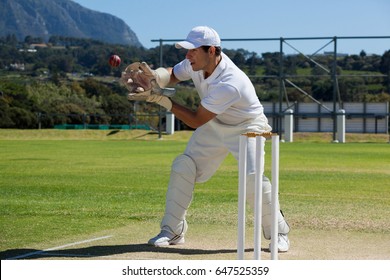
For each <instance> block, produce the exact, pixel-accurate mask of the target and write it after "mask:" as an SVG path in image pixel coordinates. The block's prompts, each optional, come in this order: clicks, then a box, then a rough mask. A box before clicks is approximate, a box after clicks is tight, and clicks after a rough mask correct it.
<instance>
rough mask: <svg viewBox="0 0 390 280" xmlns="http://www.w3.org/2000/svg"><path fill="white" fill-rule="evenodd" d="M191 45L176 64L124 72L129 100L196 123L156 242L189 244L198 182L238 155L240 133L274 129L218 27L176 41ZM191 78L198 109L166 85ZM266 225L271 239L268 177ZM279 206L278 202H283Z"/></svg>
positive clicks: (283, 243)
mask: <svg viewBox="0 0 390 280" xmlns="http://www.w3.org/2000/svg"><path fill="white" fill-rule="evenodd" d="M175 46H176V48H178V49H180V48H184V49H187V54H186V59H185V60H183V61H181V62H180V63H178V64H176V65H175V66H174V67H173V68H158V69H156V70H152V69H150V67H149V66H148V65H147V64H146V63H144V62H142V63H138V62H137V63H133V64H131V65H130V66H128V67H127V68H126V70H125V72H123V75H122V82H123V83H124V84H125V85H126V86H127V88H128V89H129V91H130V93H129V95H128V98H129V100H141V101H147V102H153V103H157V104H159V105H161V106H163V107H165V108H166V109H167V110H168V111H171V112H172V113H173V114H174V115H175V116H176V117H177V118H178V119H180V120H181V121H183V122H184V123H185V124H187V125H188V126H190V127H192V128H195V129H196V130H195V131H194V133H193V135H192V137H191V139H190V140H189V143H188V144H187V147H186V149H185V151H184V153H183V154H181V155H179V156H178V157H177V158H176V159H175V160H174V161H173V164H172V169H171V175H170V181H169V184H168V190H167V194H166V207H165V214H164V217H163V219H162V221H161V232H160V233H159V234H158V235H157V236H155V237H153V238H152V239H150V240H149V241H148V243H149V244H151V245H154V246H168V245H176V244H183V243H184V236H185V234H186V232H187V229H188V225H187V222H186V213H187V209H188V207H189V206H190V204H191V201H192V196H193V191H194V186H195V183H202V182H206V181H207V180H208V179H210V178H211V176H213V174H214V173H215V172H216V170H217V169H218V167H219V166H220V164H221V163H222V162H223V160H224V159H225V157H226V156H227V155H228V154H229V153H232V155H233V156H234V157H235V158H236V159H237V160H238V156H239V153H238V149H239V136H240V135H241V134H243V133H246V132H258V133H263V132H270V131H271V127H270V126H269V124H268V120H267V118H266V116H265V115H264V112H263V106H262V105H261V103H260V101H259V99H258V97H257V95H256V91H255V88H254V86H253V85H252V83H251V81H250V79H249V78H248V77H247V75H246V74H245V73H244V72H243V71H241V70H240V69H239V68H238V67H237V66H236V65H235V64H234V63H233V62H232V61H231V60H230V59H229V58H228V57H227V56H226V55H225V54H224V53H223V52H222V51H221V40H220V38H219V35H218V34H217V32H216V31H215V30H214V29H212V28H210V27H207V26H198V27H195V28H193V29H192V30H191V32H190V33H189V34H188V36H187V39H186V40H185V41H182V42H178V43H176V44H175ZM190 79H192V81H193V83H194V85H195V88H196V89H197V91H198V94H199V96H200V99H201V102H200V105H199V107H198V108H197V110H196V111H192V110H190V109H188V108H186V107H184V106H181V105H179V104H177V103H175V102H173V101H172V100H171V99H170V97H169V96H171V95H172V93H173V90H172V89H166V87H167V86H168V85H170V86H173V85H175V84H177V83H179V82H180V81H186V80H190ZM255 149H256V147H255V138H249V143H248V171H247V172H248V174H247V196H248V198H247V200H248V203H249V204H250V205H251V206H252V207H254V199H253V197H254V192H255V190H254V186H255V176H254V174H255ZM262 191H263V205H262V228H263V234H264V237H265V238H266V239H270V238H271V183H270V180H269V179H268V178H267V177H265V176H264V178H263V186H262ZM278 206H279V205H278ZM278 213H279V215H278V249H279V252H286V251H288V249H289V246H290V242H289V239H288V236H287V234H288V232H289V230H290V228H289V225H288V224H287V222H286V221H285V219H284V216H283V215H282V213H281V212H280V211H278Z"/></svg>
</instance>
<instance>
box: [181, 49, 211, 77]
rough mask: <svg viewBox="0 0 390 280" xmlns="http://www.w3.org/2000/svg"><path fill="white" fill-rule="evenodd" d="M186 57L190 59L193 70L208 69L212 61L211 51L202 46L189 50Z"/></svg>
mask: <svg viewBox="0 0 390 280" xmlns="http://www.w3.org/2000/svg"><path fill="white" fill-rule="evenodd" d="M186 58H187V59H188V60H189V61H190V63H191V67H192V70H194V71H200V70H204V71H207V69H208V67H209V65H210V62H211V59H210V55H209V53H208V52H207V51H205V50H203V49H202V47H199V48H196V49H192V50H188V51H187V54H186Z"/></svg>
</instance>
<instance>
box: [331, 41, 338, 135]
mask: <svg viewBox="0 0 390 280" xmlns="http://www.w3.org/2000/svg"><path fill="white" fill-rule="evenodd" d="M333 43H334V45H333V65H332V83H333V114H332V115H333V141H335V140H336V131H337V121H336V120H337V108H336V102H337V90H338V84H337V37H336V36H335V37H333Z"/></svg>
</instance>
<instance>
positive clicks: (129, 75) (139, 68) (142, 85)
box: [121, 62, 156, 101]
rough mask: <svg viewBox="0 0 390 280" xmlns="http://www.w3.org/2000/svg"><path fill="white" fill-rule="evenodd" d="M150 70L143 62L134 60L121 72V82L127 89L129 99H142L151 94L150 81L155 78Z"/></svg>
mask: <svg viewBox="0 0 390 280" xmlns="http://www.w3.org/2000/svg"><path fill="white" fill-rule="evenodd" d="M144 65H146V66H147V67H145V66H144ZM145 70H146V71H145ZM152 71H153V70H151V69H150V67H149V66H148V65H147V64H146V63H145V62H143V63H140V62H135V63H132V64H130V65H129V66H127V67H126V69H125V71H124V72H122V77H121V82H122V84H123V85H124V86H126V88H127V89H128V90H129V99H130V100H141V101H142V100H146V98H147V97H148V96H150V95H151V90H152V83H151V81H152V80H155V79H156V78H155V76H154V74H153V72H152Z"/></svg>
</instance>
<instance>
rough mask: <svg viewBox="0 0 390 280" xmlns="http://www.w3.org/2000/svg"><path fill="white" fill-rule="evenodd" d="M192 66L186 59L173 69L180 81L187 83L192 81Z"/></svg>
mask: <svg viewBox="0 0 390 280" xmlns="http://www.w3.org/2000/svg"><path fill="white" fill-rule="evenodd" d="M191 70H192V69H191V65H190V62H189V61H188V59H185V60H183V61H181V62H179V63H178V64H176V65H175V66H174V67H173V74H174V75H175V77H176V78H177V79H178V80H179V81H187V80H189V79H191V74H190V73H191V72H190V71H191Z"/></svg>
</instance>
